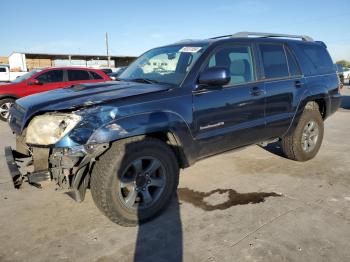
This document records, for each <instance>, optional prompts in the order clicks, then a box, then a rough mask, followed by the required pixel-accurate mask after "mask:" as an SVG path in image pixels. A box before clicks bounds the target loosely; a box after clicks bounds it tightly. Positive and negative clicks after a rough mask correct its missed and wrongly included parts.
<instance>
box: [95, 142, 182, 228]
mask: <svg viewBox="0 0 350 262" xmlns="http://www.w3.org/2000/svg"><path fill="white" fill-rule="evenodd" d="M143 157H151V158H152V159H154V160H157V161H159V162H158V163H160V164H161V165H162V166H161V168H162V176H164V185H162V188H161V189H160V193H159V192H158V195H157V197H158V198H157V199H156V200H152V201H154V203H151V204H150V206H148V207H145V208H143V209H142V208H140V207H137V208H135V207H127V206H126V204H125V199H126V198H127V197H123V195H121V194H123V193H121V192H122V191H121V190H124V189H125V188H122V181H121V179H122V176H123V174H126V173H127V172H129V171H130V169H128V168H129V167H130V166H131V165H132V163H134V162H135V161H138V159H142V158H143ZM133 161H134V162H133ZM142 161H144V160H141V163H143V164H144V162H142ZM143 164H141V166H142V165H143ZM146 164H147V163H146ZM135 170H136V169H135ZM142 172H143V171H142ZM157 172H160V171H159V170H158V171H157ZM131 173H137V172H131ZM146 174H147V173H146ZM133 176H134V174H133V175H132V177H133ZM136 176H137V174H136ZM137 177H140V176H137ZM136 179H137V178H136ZM136 179H135V181H134V180H133V181H134V182H133V183H134V184H133V185H134V187H135V188H136V189H137V188H138V185H137V182H136V181H137V180H136ZM148 182H149V181H148ZM129 183H130V182H129ZM178 183H179V166H178V162H177V159H176V157H175V155H174V153H173V151H172V150H171V148H170V147H169V146H168V145H167V144H165V143H164V142H162V141H160V140H158V139H155V138H148V137H135V138H129V139H125V140H120V141H117V142H115V143H113V144H112V146H111V148H110V149H109V150H108V151H107V152H106V153H105V154H103V155H102V156H101V157H100V158H99V159H98V161H97V162H96V164H95V166H94V168H93V171H92V175H91V181H90V188H91V194H92V197H93V200H94V202H95V204H96V206H97V207H98V208H99V209H100V210H101V211H102V213H104V214H105V215H106V216H107V217H108V218H109V219H110V220H112V221H113V222H115V223H117V224H119V225H122V226H135V225H137V224H139V223H141V222H144V221H147V220H149V219H151V218H152V217H154V216H156V215H157V214H159V213H160V211H162V210H163V209H164V208H165V207H166V206H167V205H168V203H169V202H170V200H171V197H172V196H173V195H174V193H175V191H176V189H177V186H178ZM146 186H147V185H146ZM150 186H151V185H150ZM141 187H143V186H141ZM134 190H135V189H134ZM138 190H140V188H139V189H138ZM143 190H144V188H143ZM149 190H151V189H148V188H147V191H149ZM157 190H158V189H157ZM130 192H131V191H130ZM130 192H129V193H130ZM133 192H136V191H133ZM129 193H127V196H128V194H129ZM141 193H143V192H138V193H136V194H137V195H138V197H137V198H136V199H143V196H144V195H143V194H142V195H141ZM134 201H135V200H134ZM142 201H143V200H142ZM135 203H136V202H135ZM141 204H144V203H139V206H141ZM144 205H146V204H144Z"/></svg>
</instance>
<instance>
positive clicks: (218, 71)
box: [198, 67, 231, 87]
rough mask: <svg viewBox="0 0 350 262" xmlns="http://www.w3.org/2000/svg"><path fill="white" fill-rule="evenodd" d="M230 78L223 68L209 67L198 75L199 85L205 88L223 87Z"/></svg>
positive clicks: (226, 70)
mask: <svg viewBox="0 0 350 262" xmlns="http://www.w3.org/2000/svg"><path fill="white" fill-rule="evenodd" d="M230 79H231V76H230V73H229V71H228V69H227V68H225V67H211V68H208V69H206V70H204V71H203V72H202V73H201V74H200V75H199V80H198V82H199V84H200V85H202V86H205V87H215V86H216V87H217V86H223V85H226V84H228V83H229V82H230Z"/></svg>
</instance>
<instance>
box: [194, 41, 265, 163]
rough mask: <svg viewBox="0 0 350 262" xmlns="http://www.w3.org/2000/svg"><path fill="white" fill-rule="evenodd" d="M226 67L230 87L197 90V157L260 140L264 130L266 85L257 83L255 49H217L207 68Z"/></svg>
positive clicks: (195, 106) (233, 46) (230, 45)
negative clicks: (254, 59)
mask: <svg viewBox="0 0 350 262" xmlns="http://www.w3.org/2000/svg"><path fill="white" fill-rule="evenodd" d="M215 66H218V67H226V68H227V69H228V70H229V72H230V76H231V80H230V82H229V84H227V85H225V86H221V87H218V88H217V89H210V90H200V91H196V90H195V91H194V94H193V123H194V126H193V130H194V131H193V133H194V136H195V137H194V138H195V140H196V145H197V152H199V155H198V157H205V156H209V155H212V154H215V153H219V152H221V151H225V150H229V149H232V148H235V147H240V146H244V145H247V144H252V143H255V142H258V141H260V139H261V138H262V133H263V131H264V128H265V121H264V110H265V90H264V84H263V83H259V82H257V81H256V72H255V71H256V70H255V66H254V61H253V55H252V47H251V46H250V45H248V44H229V45H224V46H221V47H220V48H217V49H216V50H215V51H214V52H213V54H212V55H211V56H210V59H209V60H208V63H207V66H206V68H208V67H209V68H210V67H215Z"/></svg>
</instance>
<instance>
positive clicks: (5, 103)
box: [0, 98, 15, 121]
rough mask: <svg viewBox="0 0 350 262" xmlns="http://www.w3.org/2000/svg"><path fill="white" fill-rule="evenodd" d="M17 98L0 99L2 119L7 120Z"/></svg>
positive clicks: (0, 117)
mask: <svg viewBox="0 0 350 262" xmlns="http://www.w3.org/2000/svg"><path fill="white" fill-rule="evenodd" d="M14 102H15V100H13V99H11V98H5V99H2V100H0V120H2V121H7V119H8V117H9V110H10V107H11V106H12V105H13V103H14Z"/></svg>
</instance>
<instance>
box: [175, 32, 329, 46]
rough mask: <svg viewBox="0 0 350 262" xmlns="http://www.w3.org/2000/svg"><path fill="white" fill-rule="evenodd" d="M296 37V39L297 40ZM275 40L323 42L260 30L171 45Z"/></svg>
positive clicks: (276, 41)
mask: <svg viewBox="0 0 350 262" xmlns="http://www.w3.org/2000/svg"><path fill="white" fill-rule="evenodd" d="M297 39H298V40H297ZM247 41H249V42H256V41H259V42H264V41H265V42H270V43H271V42H275V43H305V44H306V43H308V44H318V45H320V44H321V45H323V46H325V44H324V43H323V42H321V41H314V40H313V39H312V38H311V37H310V36H306V35H288V34H277V33H260V32H239V33H235V34H231V35H224V36H217V37H213V38H209V39H201V40H195V39H194V40H193V39H185V40H181V41H178V42H176V43H174V44H172V45H180V44H181V45H190V46H193V45H196V44H200V45H203V44H208V45H210V44H212V43H225V42H247Z"/></svg>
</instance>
